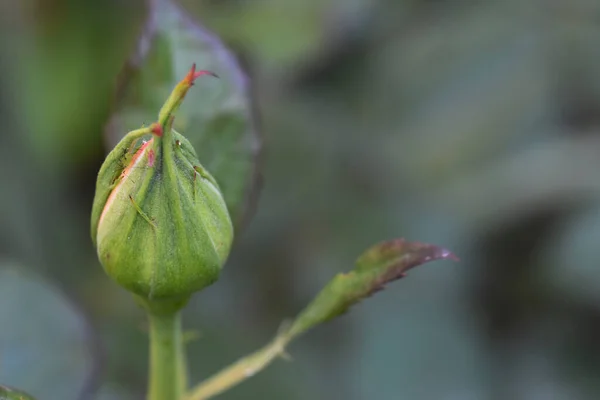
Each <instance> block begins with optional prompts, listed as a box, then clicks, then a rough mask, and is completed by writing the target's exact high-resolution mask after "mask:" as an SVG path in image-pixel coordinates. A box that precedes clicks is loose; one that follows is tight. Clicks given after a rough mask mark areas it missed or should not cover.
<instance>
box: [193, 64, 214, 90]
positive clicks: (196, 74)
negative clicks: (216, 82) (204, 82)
mask: <svg viewBox="0 0 600 400" xmlns="http://www.w3.org/2000/svg"><path fill="white" fill-rule="evenodd" d="M202 75H210V76H214V77H215V78H218V77H219V76H218V75H217V74H215V73H214V72H212V71H207V70H200V71H196V63H194V64H192V68H190V72H188V74H187V75H186V77H185V82H186V83H187V84H188V85H190V86H191V85H193V84H194V81H195V80H196V79H197V78H198V77H200V76H202Z"/></svg>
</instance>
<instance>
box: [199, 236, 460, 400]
mask: <svg viewBox="0 0 600 400" xmlns="http://www.w3.org/2000/svg"><path fill="white" fill-rule="evenodd" d="M440 259H450V260H455V261H457V260H458V258H457V257H456V256H455V255H454V254H452V253H451V252H450V251H448V250H446V249H443V248H441V247H438V246H434V245H430V244H426V243H418V242H407V241H405V240H404V239H394V240H389V241H386V242H382V243H379V244H377V245H375V246H373V247H371V248H370V249H368V250H367V251H366V252H364V253H363V254H362V255H361V256H360V257H359V258H358V260H357V261H356V267H355V268H354V269H353V270H352V271H350V272H348V273H345V274H339V275H337V276H336V277H335V278H334V279H333V280H332V281H331V282H330V283H329V284H328V285H327V286H325V288H324V289H323V290H321V292H320V293H319V294H318V295H317V297H316V298H315V300H313V301H312V303H310V304H309V305H308V306H307V307H306V308H305V309H304V310H303V311H302V312H301V313H300V315H298V317H297V318H296V319H295V321H294V322H293V324H292V325H291V326H290V327H289V328H287V327H285V328H284V329H282V330H281V333H280V334H278V335H277V336H276V337H275V339H274V340H273V341H272V342H271V343H270V344H268V345H267V346H265V347H263V348H262V349H260V350H258V351H256V352H255V353H253V354H251V355H249V356H246V357H244V358H242V359H240V360H238V361H237V362H236V363H234V364H232V365H231V366H229V367H227V368H226V369H224V370H223V371H221V372H220V373H218V374H217V375H215V376H213V377H212V378H209V379H208V380H206V381H205V382H202V383H200V384H199V385H198V386H197V387H196V388H194V389H193V390H192V392H191V393H190V395H189V396H188V399H189V400H204V399H208V398H211V397H213V396H216V395H217V394H219V393H222V392H224V391H226V390H228V389H230V388H231V387H233V386H235V385H237V384H239V383H241V382H242V381H244V380H245V379H247V378H249V377H251V376H253V375H254V374H256V373H257V372H259V371H261V370H262V369H264V368H265V367H267V366H268V365H269V364H270V363H271V362H272V361H273V360H275V358H277V357H279V356H284V357H285V356H286V354H285V347H286V346H287V345H288V344H289V343H290V342H291V341H292V340H293V339H294V338H296V337H297V336H298V335H300V334H302V333H304V332H306V331H307V330H308V329H310V328H312V327H314V326H316V325H318V324H321V323H323V322H326V321H329V320H331V319H333V318H335V317H337V316H339V315H342V314H343V313H345V312H346V311H347V310H348V309H349V308H350V307H351V306H352V305H354V304H356V303H358V302H359V301H361V300H363V299H365V298H366V297H369V296H370V295H372V294H374V293H376V292H378V291H380V290H382V289H383V288H384V287H385V285H386V284H387V283H389V282H392V281H395V280H398V279H401V278H403V277H405V276H406V272H407V271H408V270H410V269H411V268H414V267H416V266H419V265H421V264H424V263H427V262H430V261H434V260H440Z"/></svg>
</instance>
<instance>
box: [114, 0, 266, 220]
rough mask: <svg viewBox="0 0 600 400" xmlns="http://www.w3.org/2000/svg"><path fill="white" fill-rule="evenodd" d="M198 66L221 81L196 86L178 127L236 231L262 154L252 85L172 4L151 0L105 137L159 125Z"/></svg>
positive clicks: (214, 42)
mask: <svg viewBox="0 0 600 400" xmlns="http://www.w3.org/2000/svg"><path fill="white" fill-rule="evenodd" d="M193 63H196V64H197V65H198V68H199V69H204V70H210V71H213V72H215V73H216V74H217V75H218V76H219V79H218V80H216V79H211V78H205V79H201V80H199V81H198V82H197V83H196V87H195V88H194V89H193V90H191V91H190V92H189V93H188V95H187V96H186V100H185V102H183V104H182V105H181V107H180V109H179V110H178V112H177V116H176V118H175V124H174V127H175V129H176V130H178V131H180V132H181V133H183V134H184V135H185V136H186V137H187V138H188V139H189V140H190V142H191V143H192V145H193V146H194V148H195V149H196V152H197V153H198V157H199V159H200V162H201V163H202V164H203V166H204V167H205V168H206V169H208V170H209V171H210V172H211V174H212V175H213V176H214V177H215V178H216V179H217V181H218V183H219V185H220V187H221V190H222V192H223V195H224V198H225V201H226V203H227V206H228V208H229V212H230V214H231V217H232V219H233V221H234V222H235V223H236V225H238V226H239V225H240V224H241V223H242V222H243V221H244V220H246V218H247V217H248V214H249V212H250V211H251V208H252V206H253V204H252V203H253V199H254V197H255V195H256V193H255V192H256V188H257V181H258V173H257V160H258V157H259V153H260V150H261V142H260V139H259V137H258V134H257V131H256V129H255V121H254V118H253V113H252V104H251V99H250V93H249V90H250V89H249V81H248V78H247V76H246V75H245V74H244V72H243V71H242V69H241V67H240V65H239V63H238V61H237V60H236V58H235V57H234V55H233V54H232V53H231V52H230V51H229V50H228V49H227V48H225V46H224V45H223V43H221V41H220V40H219V39H218V38H217V37H216V36H214V35H213V34H212V33H210V32H208V31H207V30H205V29H204V28H202V27H200V26H198V25H197V24H195V23H194V22H192V21H191V20H189V19H188V18H187V16H186V15H184V13H183V11H182V10H181V9H180V8H179V7H178V6H177V5H175V4H174V3H173V2H171V1H168V0H152V1H150V13H149V18H148V21H147V25H146V28H145V31H144V33H143V35H142V36H141V38H140V41H139V43H138V47H137V50H136V52H135V53H134V54H133V55H132V57H131V59H130V60H129V61H128V63H127V65H126V68H125V70H124V72H123V79H122V82H121V86H120V88H119V89H118V93H117V96H118V100H117V104H116V110H115V112H114V114H113V116H112V117H111V119H110V121H109V124H108V125H107V130H106V135H107V139H108V142H109V145H110V146H111V147H114V145H116V143H117V142H118V141H119V140H120V139H121V138H122V137H123V136H124V135H125V133H127V132H128V131H131V130H134V129H137V128H139V127H140V126H141V125H142V124H146V125H147V124H150V123H151V122H153V121H155V120H156V118H157V115H158V111H159V109H160V107H161V105H162V104H163V103H164V101H165V100H166V99H167V97H168V96H169V93H170V92H171V90H172V89H173V87H175V85H176V84H177V82H178V81H179V80H180V79H181V77H182V76H185V75H186V74H187V72H188V70H189V68H190V67H191V65H192V64H193Z"/></svg>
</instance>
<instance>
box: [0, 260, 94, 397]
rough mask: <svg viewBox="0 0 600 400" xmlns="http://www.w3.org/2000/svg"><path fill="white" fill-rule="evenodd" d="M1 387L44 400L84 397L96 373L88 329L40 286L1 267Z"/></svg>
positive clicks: (60, 299) (14, 270)
mask: <svg viewBox="0 0 600 400" xmlns="http://www.w3.org/2000/svg"><path fill="white" fill-rule="evenodd" d="M0 326H1V327H2V329H0V382H2V383H4V384H8V385H11V386H15V387H18V388H22V389H23V390H26V391H27V392H29V393H31V394H32V395H34V396H36V397H37V398H40V399H44V400H64V399H76V398H81V396H84V395H89V390H90V389H91V388H92V387H91V386H92V384H93V382H92V380H93V377H94V373H95V371H96V368H97V366H96V364H95V357H94V355H95V354H94V353H95V348H94V346H93V341H92V339H91V335H90V329H89V327H88V326H87V324H86V323H85V320H84V318H83V317H82V315H81V314H80V313H79V312H78V310H77V309H76V308H75V307H74V306H73V305H72V304H71V303H69V301H68V300H67V299H66V298H65V297H64V296H63V295H62V294H61V293H60V292H59V291H57V290H56V289H55V288H54V287H52V286H49V285H48V284H47V283H46V282H44V281H43V280H41V279H39V278H37V277H35V276H32V275H30V274H28V273H25V272H23V270H22V269H20V268H19V269H17V268H16V267H15V266H12V265H9V266H7V265H6V264H1V263H0Z"/></svg>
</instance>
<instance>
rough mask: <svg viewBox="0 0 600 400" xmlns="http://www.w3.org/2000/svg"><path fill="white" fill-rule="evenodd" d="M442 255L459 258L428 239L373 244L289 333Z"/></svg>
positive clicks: (294, 333) (331, 315) (332, 314)
mask: <svg viewBox="0 0 600 400" xmlns="http://www.w3.org/2000/svg"><path fill="white" fill-rule="evenodd" d="M439 259H452V260H457V258H456V256H455V255H454V254H452V253H451V252H450V251H448V250H446V249H443V248H441V247H437V246H433V245H430V244H425V243H418V242H407V241H405V240H404V239H395V240H390V241H387V242H383V243H380V244H377V245H375V246H373V247H371V248H370V249H369V250H367V251H366V252H364V253H363V254H362V255H361V256H360V257H359V258H358V260H357V261H356V267H355V268H354V270H352V271H350V272H348V273H346V274H338V275H337V276H336V277H335V278H334V279H333V280H332V281H331V282H329V284H328V285H327V286H325V288H324V289H323V290H321V292H320V293H319V295H318V296H317V297H316V298H315V299H314V300H313V301H312V303H310V304H309V305H308V307H306V308H305V309H304V310H303V311H302V312H301V313H300V315H299V316H298V317H297V318H296V320H295V321H294V324H293V325H292V327H291V328H290V332H291V333H290V334H291V335H292V336H297V335H299V334H301V333H303V332H305V331H306V330H308V329H310V328H312V327H313V326H315V325H318V324H321V323H323V322H326V321H329V320H330V319H332V318H335V317H337V316H339V315H341V314H343V313H345V312H346V311H347V310H348V308H350V307H351V306H352V305H354V304H356V303H358V302H359V301H361V300H363V299H364V298H366V297H368V296H370V295H372V294H373V293H375V292H377V291H379V290H382V289H383V288H384V286H385V285H386V284H387V283H389V282H392V281H395V280H397V279H401V278H404V277H405V276H406V272H407V271H408V270H410V269H411V268H414V267H416V266H418V265H421V264H424V263H426V262H429V261H434V260H439Z"/></svg>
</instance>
